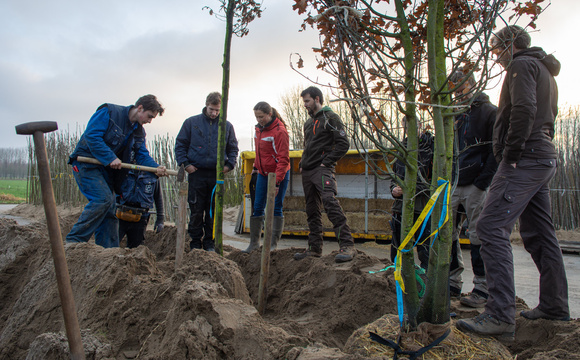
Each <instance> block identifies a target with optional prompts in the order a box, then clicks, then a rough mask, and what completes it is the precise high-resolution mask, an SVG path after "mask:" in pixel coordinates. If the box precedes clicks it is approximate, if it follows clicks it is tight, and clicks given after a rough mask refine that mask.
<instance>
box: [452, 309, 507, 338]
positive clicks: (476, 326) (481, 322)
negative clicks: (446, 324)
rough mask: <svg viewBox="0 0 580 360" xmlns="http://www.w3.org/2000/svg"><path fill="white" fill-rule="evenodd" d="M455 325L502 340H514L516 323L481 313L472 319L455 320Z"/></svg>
mask: <svg viewBox="0 0 580 360" xmlns="http://www.w3.org/2000/svg"><path fill="white" fill-rule="evenodd" d="M455 327H456V328H458V329H459V330H461V331H464V332H465V331H468V332H472V333H475V334H477V335H482V336H494V337H497V338H498V339H499V340H503V341H514V340H515V333H516V324H510V323H507V322H505V321H501V320H498V319H496V318H495V317H494V316H492V315H489V314H486V313H483V314H480V315H477V316H476V317H474V318H473V319H461V320H457V322H456V323H455Z"/></svg>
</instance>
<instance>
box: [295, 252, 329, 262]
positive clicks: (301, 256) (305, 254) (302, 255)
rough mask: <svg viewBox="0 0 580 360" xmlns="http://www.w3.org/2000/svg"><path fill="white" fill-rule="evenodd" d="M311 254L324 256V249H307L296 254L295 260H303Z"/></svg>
mask: <svg viewBox="0 0 580 360" xmlns="http://www.w3.org/2000/svg"><path fill="white" fill-rule="evenodd" d="M309 256H312V257H321V256H322V250H320V251H316V250H313V249H306V250H304V251H303V252H299V253H296V254H294V260H302V259H305V258H307V257H309Z"/></svg>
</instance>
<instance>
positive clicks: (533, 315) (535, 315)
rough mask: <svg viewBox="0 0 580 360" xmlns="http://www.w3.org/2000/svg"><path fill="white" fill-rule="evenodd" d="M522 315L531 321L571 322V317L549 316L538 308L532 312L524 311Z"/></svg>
mask: <svg viewBox="0 0 580 360" xmlns="http://www.w3.org/2000/svg"><path fill="white" fill-rule="evenodd" d="M520 315H521V316H523V317H525V318H526V319H530V320H538V319H546V320H558V321H570V316H554V315H549V314H546V313H545V312H543V311H542V310H540V309H539V308H537V307H536V308H534V309H532V310H523V311H522V312H521V313H520Z"/></svg>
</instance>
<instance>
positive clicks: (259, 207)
mask: <svg viewBox="0 0 580 360" xmlns="http://www.w3.org/2000/svg"><path fill="white" fill-rule="evenodd" d="M289 181H290V170H288V171H287V172H286V176H284V180H282V182H281V183H280V186H279V187H278V195H276V201H275V202H274V216H281V217H283V216H284V214H283V213H282V209H283V208H284V196H285V195H286V189H287V188H288V182H289ZM267 197H268V177H267V176H264V175H262V174H258V180H257V182H256V198H255V199H254V216H264V209H265V208H266V200H267Z"/></svg>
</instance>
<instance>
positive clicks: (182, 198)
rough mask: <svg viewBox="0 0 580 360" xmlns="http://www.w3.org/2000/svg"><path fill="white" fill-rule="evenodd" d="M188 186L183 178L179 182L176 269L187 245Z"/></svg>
mask: <svg viewBox="0 0 580 360" xmlns="http://www.w3.org/2000/svg"><path fill="white" fill-rule="evenodd" d="M182 166H183V165H182ZM187 188H188V184H187V182H185V179H183V180H182V181H181V182H179V196H178V202H177V223H176V224H175V225H176V226H177V239H176V241H175V270H177V269H178V268H179V267H180V266H181V262H182V261H183V251H184V250H183V248H184V246H185V234H186V231H185V228H186V224H187Z"/></svg>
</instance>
